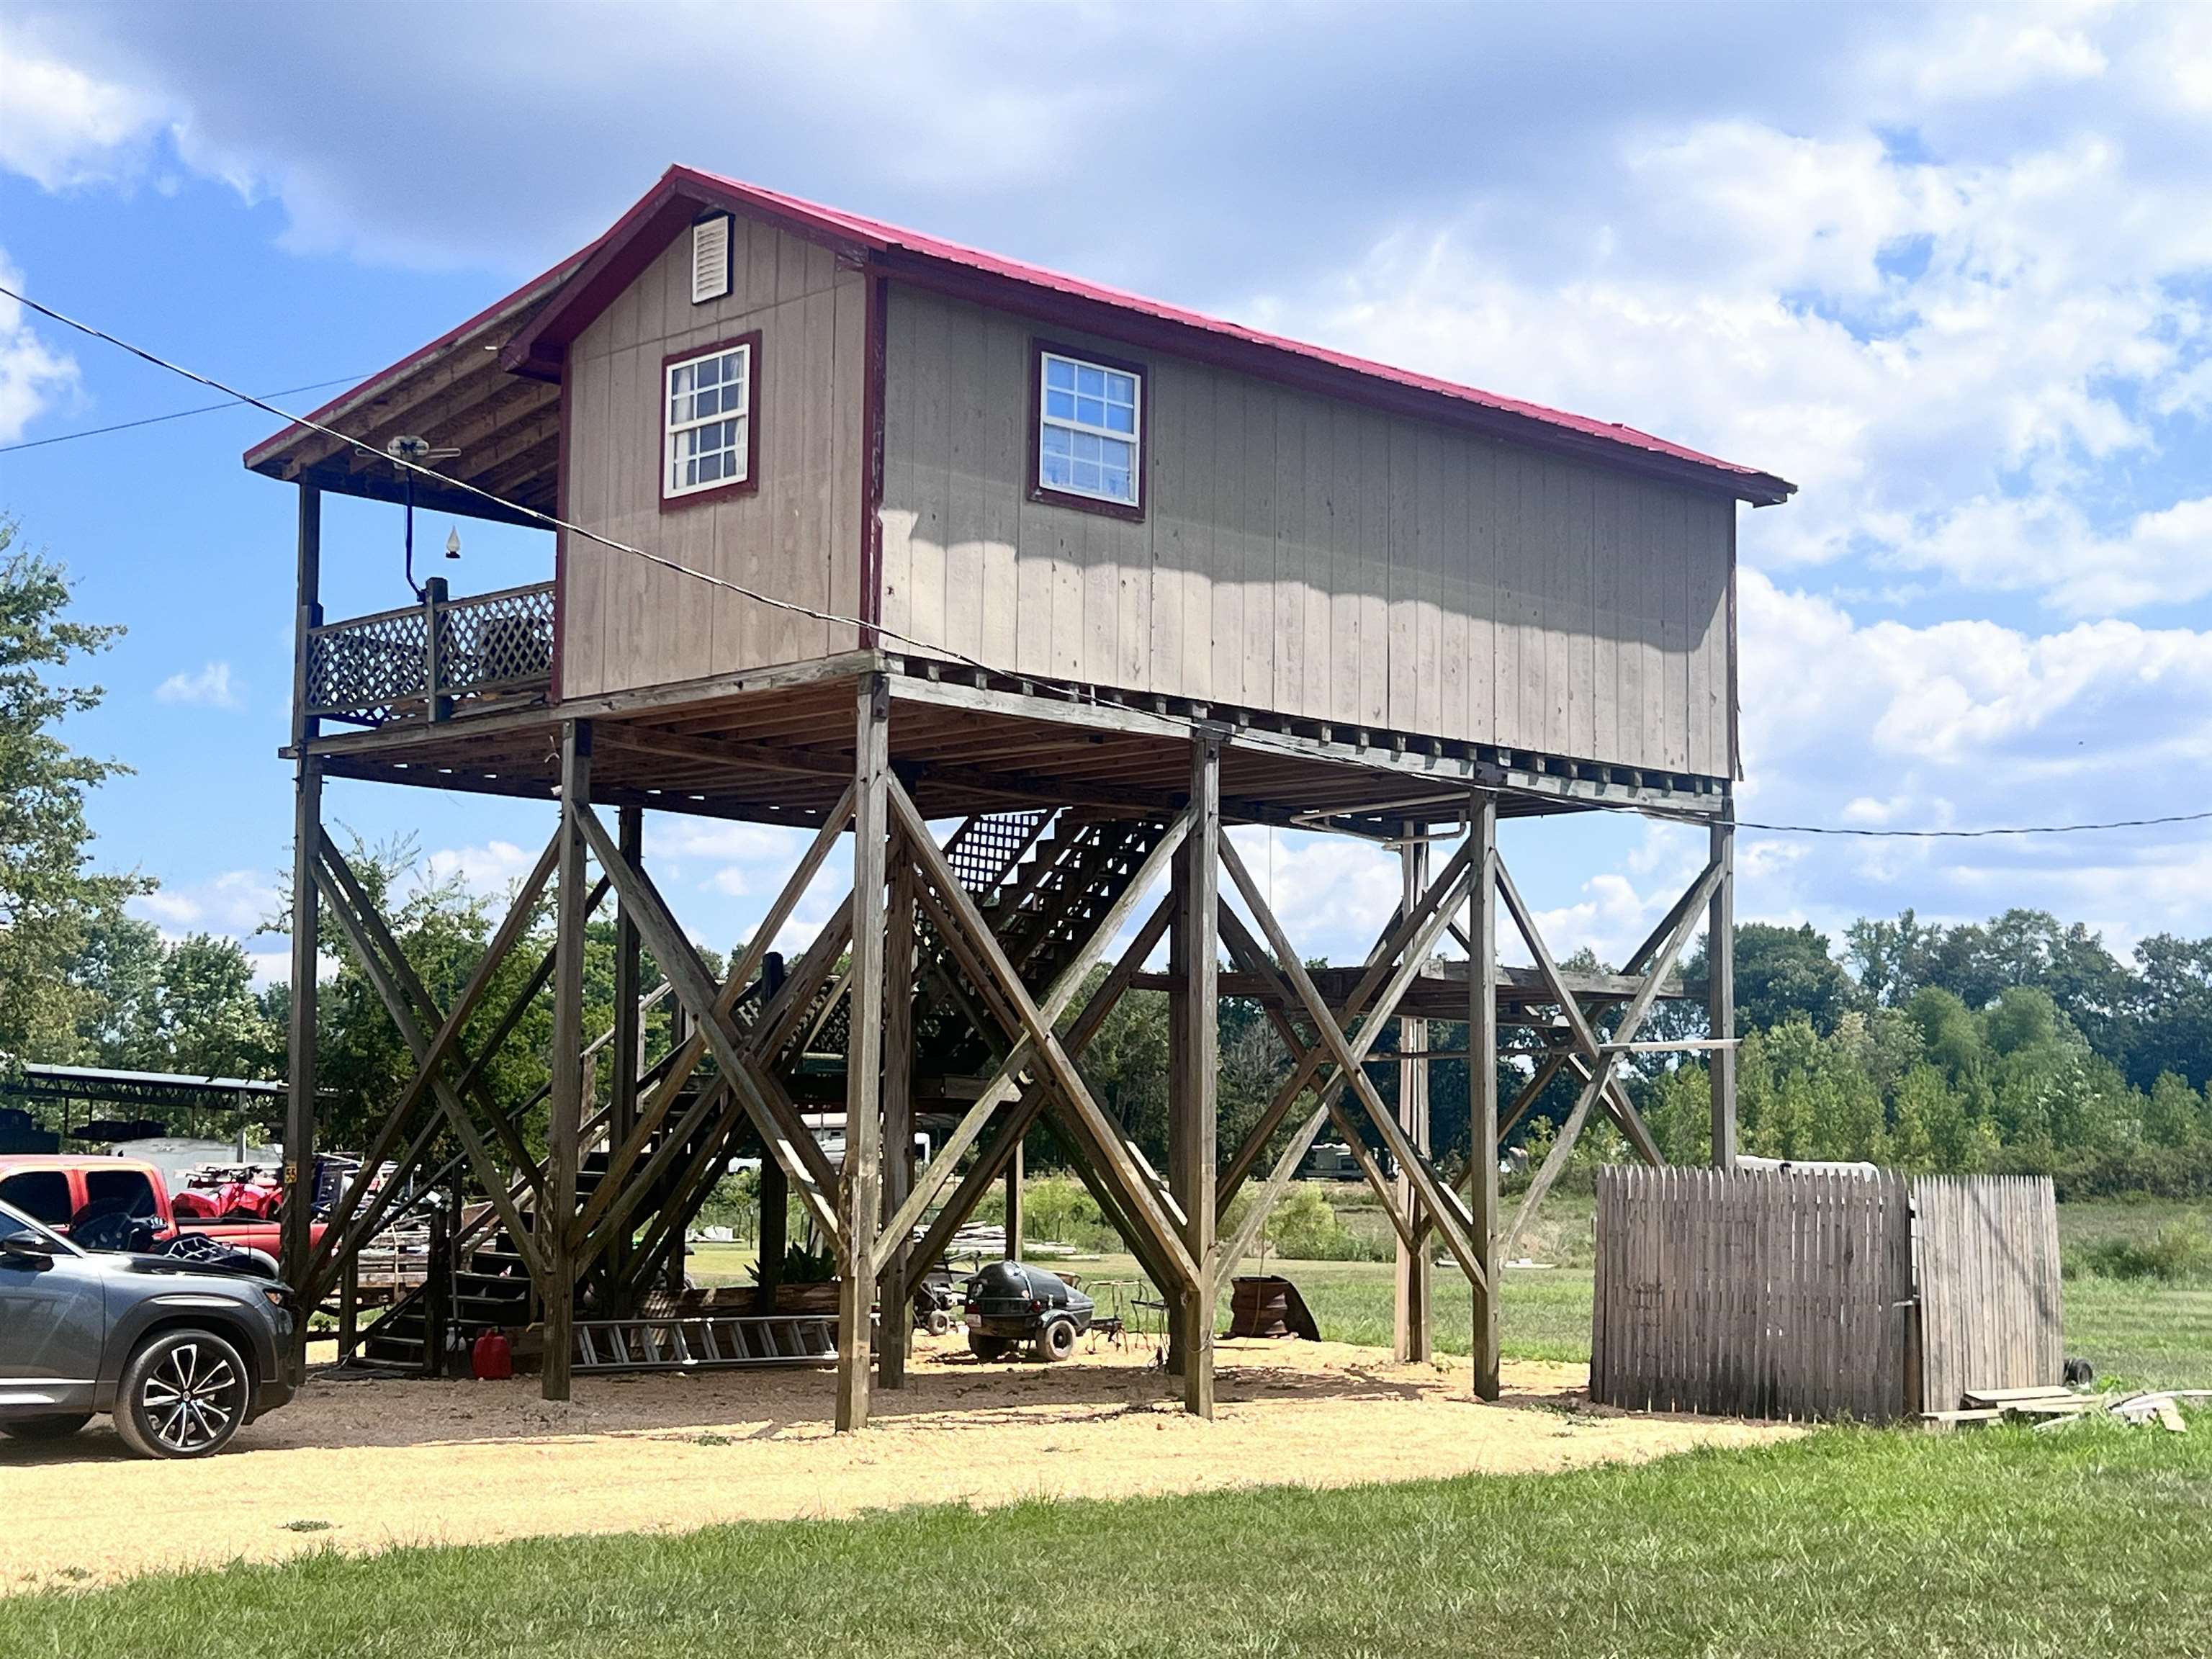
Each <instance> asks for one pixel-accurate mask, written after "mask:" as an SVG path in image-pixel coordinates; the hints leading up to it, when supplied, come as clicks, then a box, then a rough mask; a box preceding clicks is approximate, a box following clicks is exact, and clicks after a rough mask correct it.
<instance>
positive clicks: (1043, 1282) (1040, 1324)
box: [966, 1261, 1097, 1362]
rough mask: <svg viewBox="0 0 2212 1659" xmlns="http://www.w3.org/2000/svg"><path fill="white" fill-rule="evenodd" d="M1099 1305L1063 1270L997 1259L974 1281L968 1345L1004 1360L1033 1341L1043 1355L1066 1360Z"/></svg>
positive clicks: (983, 1356) (979, 1355) (977, 1353)
mask: <svg viewBox="0 0 2212 1659" xmlns="http://www.w3.org/2000/svg"><path fill="white" fill-rule="evenodd" d="M966 1311H967V1319H968V1350H969V1352H970V1353H973V1354H974V1355H975V1358H978V1359H1003V1358H1006V1355H1007V1354H1008V1353H1010V1352H1012V1351H1013V1350H1014V1349H1015V1348H1017V1347H1018V1346H1021V1345H1022V1344H1023V1343H1028V1344H1029V1345H1030V1348H1031V1349H1032V1350H1033V1351H1034V1352H1035V1353H1036V1357H1037V1358H1039V1359H1042V1360H1045V1361H1048V1362H1050V1361H1053V1360H1057V1359H1065V1358H1067V1357H1068V1355H1070V1354H1072V1353H1073V1352H1075V1339H1076V1338H1077V1337H1079V1336H1080V1335H1082V1334H1083V1333H1084V1332H1085V1331H1087V1330H1089V1329H1090V1328H1091V1315H1092V1314H1093V1313H1095V1312H1096V1311H1097V1304H1095V1303H1093V1302H1092V1301H1091V1298H1090V1297H1087V1296H1085V1294H1084V1293H1083V1292H1082V1291H1079V1290H1077V1289H1076V1288H1075V1287H1074V1286H1073V1285H1070V1284H1069V1283H1068V1282H1067V1281H1066V1279H1062V1278H1061V1277H1060V1275H1059V1274H1057V1273H1047V1272H1046V1271H1045V1270H1044V1269H1043V1268H1042V1267H1030V1266H1029V1265H1027V1264H1026V1263H1024V1262H1020V1261H994V1262H991V1263H990V1264H989V1265H987V1267H984V1268H983V1269H982V1271H981V1272H980V1273H976V1274H975V1276H974V1277H973V1278H972V1279H969V1281H968V1300H967V1309H966Z"/></svg>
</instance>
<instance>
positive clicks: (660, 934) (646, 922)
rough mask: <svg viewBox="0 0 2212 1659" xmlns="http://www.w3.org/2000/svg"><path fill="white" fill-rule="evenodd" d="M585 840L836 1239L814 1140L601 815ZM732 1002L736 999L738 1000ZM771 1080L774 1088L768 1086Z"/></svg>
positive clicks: (733, 1084)
mask: <svg viewBox="0 0 2212 1659" xmlns="http://www.w3.org/2000/svg"><path fill="white" fill-rule="evenodd" d="M581 822H582V824H583V829H584V837H585V839H586V842H589V844H590V846H591V848H592V853H593V854H595V855H596V856H597V857H598V859H599V867H600V868H601V869H603V870H605V872H607V873H608V874H609V875H610V876H611V877H612V878H614V884H615V890H616V891H617V893H619V894H620V895H621V896H622V897H623V902H626V903H628V904H629V905H630V906H632V907H633V908H635V910H636V912H637V921H638V931H639V933H641V934H642V935H643V937H644V939H645V948H646V949H647V951H651V952H652V953H653V960H654V961H655V962H657V963H659V964H660V971H661V972H662V973H663V974H664V975H666V977H667V979H668V981H669V982H670V983H671V985H672V986H673V987H675V995H676V999H677V1001H678V1004H679V1005H680V1006H682V1007H683V1009H684V1012H685V1013H687V1014H688V1015H689V1016H690V1018H691V1019H692V1020H693V1021H695V1022H696V1024H697V1026H698V1030H699V1033H700V1035H701V1036H702V1038H703V1040H704V1041H705V1042H706V1045H707V1048H708V1052H710V1053H711V1054H713V1055H714V1061H715V1064H716V1065H717V1066H720V1068H721V1072H722V1079H723V1081H724V1082H725V1084H726V1085H727V1086H728V1087H730V1088H731V1089H732V1090H733V1091H735V1092H736V1094H737V1097H738V1101H739V1103H741V1104H742V1105H743V1106H744V1109H745V1111H746V1114H747V1115H749V1116H750V1118H751V1119H752V1121H753V1127H755V1128H756V1129H757V1130H758V1131H759V1132H760V1136H761V1139H762V1140H763V1142H764V1143H765V1144H766V1145H767V1146H768V1147H769V1152H770V1154H771V1155H772V1156H774V1157H775V1158H778V1159H779V1160H781V1162H782V1164H783V1165H784V1168H785V1169H786V1170H788V1171H789V1172H790V1174H791V1176H792V1177H793V1180H794V1181H795V1182H797V1183H798V1186H799V1197H800V1199H801V1200H803V1201H804V1202H805V1205H806V1206H807V1209H808V1211H809V1212H810V1213H811V1214H812V1215H813V1217H814V1221H815V1225H816V1226H817V1227H819V1228H820V1229H821V1230H822V1233H823V1237H826V1238H829V1239H830V1240H831V1241H832V1242H833V1243H834V1242H835V1240H836V1237H837V1231H838V1228H837V1216H836V1208H835V1206H834V1205H833V1204H832V1202H831V1200H830V1198H829V1194H830V1192H831V1191H832V1190H833V1188H835V1186H836V1175H835V1173H834V1172H833V1171H832V1170H830V1168H829V1160H828V1159H827V1158H824V1157H823V1152H822V1149H821V1147H820V1146H817V1144H816V1142H815V1139H814V1137H813V1136H812V1135H811V1133H808V1132H807V1129H806V1127H805V1124H803V1123H801V1122H800V1121H799V1115H798V1113H797V1112H796V1111H795V1110H793V1109H792V1107H791V1104H790V1101H789V1098H788V1097H786V1096H784V1095H783V1094H782V1091H781V1086H780V1085H775V1082H774V1079H767V1078H766V1073H765V1072H764V1070H763V1067H762V1065H761V1062H760V1061H759V1060H757V1058H755V1056H754V1055H753V1054H751V1053H750V1051H749V1050H748V1049H747V1048H746V1047H745V1046H744V1042H743V1038H742V1036H741V1034H740V1033H739V1032H738V1030H736V1028H735V1025H734V1024H733V1023H732V1020H731V1018H730V1014H729V1010H728V1007H727V1006H724V1004H723V1002H722V1000H721V996H720V987H717V986H716V985H715V984H714V981H713V980H712V979H711V978H710V977H709V976H708V973H707V969H706V966H705V964H704V963H702V962H701V961H700V960H699V953H698V952H697V951H696V950H694V949H693V948H692V945H691V942H690V940H689V939H686V938H684V933H683V930H682V929H681V928H680V927H678V926H677V923H676V919H675V917H674V916H673V915H671V914H670V912H669V909H668V905H667V902H666V901H665V899H663V898H662V897H661V896H660V894H659V890H657V889H656V888H655V887H654V886H653V880H652V878H651V877H649V876H647V874H646V873H645V872H642V871H640V870H636V869H633V868H632V867H631V866H630V865H629V862H628V860H625V859H623V856H622V853H621V850H620V848H617V846H616V845H615V843H614V840H613V837H611V836H609V835H608V834H607V832H606V828H605V825H604V824H602V823H600V822H599V818H598V817H597V815H596V814H594V813H592V811H590V810H589V809H586V811H584V812H583V813H582V814H581ZM732 1001H734V999H732ZM763 1079H766V1081H767V1084H768V1085H769V1086H767V1087H763Z"/></svg>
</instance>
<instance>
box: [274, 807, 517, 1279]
mask: <svg viewBox="0 0 2212 1659" xmlns="http://www.w3.org/2000/svg"><path fill="white" fill-rule="evenodd" d="M322 851H323V856H324V859H325V867H324V868H323V869H321V870H319V871H318V872H316V883H317V884H318V885H319V887H321V889H322V890H323V896H324V898H325V899H326V900H327V901H328V902H329V903H330V907H331V914H332V915H335V916H336V917H337V922H338V927H339V929H340V930H341V931H342V932H343V933H344V934H345V936H346V942H347V943H348V944H349V945H352V946H353V949H354V953H355V955H356V956H357V957H360V959H361V964H362V969H363V971H364V972H366V973H367V974H368V979H369V983H370V984H371V985H373V986H374V987H375V988H376V994H377V996H378V998H379V999H380V1000H381V1001H382V1002H383V1004H384V1008H385V1012H386V1013H387V1014H388V1015H389V1016H390V1017H391V1019H392V1024H394V1025H396V1026H397V1027H398V1029H399V1035H400V1037H401V1039H402V1040H403V1041H404V1042H405V1043H406V1044H407V1048H408V1050H409V1052H410V1053H411V1054H413V1055H414V1056H415V1060H416V1066H417V1067H418V1068H422V1067H423V1063H424V1061H425V1060H427V1059H428V1055H429V1053H430V1039H429V1037H428V1036H427V1035H426V1034H425V1033H424V1031H423V1030H422V1025H421V1024H420V1023H419V1022H418V1021H417V1019H416V1016H415V1010H414V1007H413V1006H412V1005H411V1004H410V1000H409V999H408V996H407V994H406V993H405V991H404V990H403V989H402V988H401V986H400V984H399V982H398V979H397V978H396V977H395V976H394V975H393V973H392V967H391V964H390V963H387V962H386V961H385V959H384V958H383V956H382V954H381V953H380V951H379V950H378V948H377V945H376V944H375V942H374V939H373V937H372V934H373V929H372V928H371V927H369V925H368V921H367V919H365V918H363V917H362V916H360V915H356V914H355V912H354V908H353V905H352V902H351V901H350V898H349V894H348V892H347V890H346V884H344V883H343V882H342V881H341V880H340V879H339V878H338V877H337V873H336V872H335V871H333V870H332V869H331V867H330V866H329V863H328V860H332V859H338V858H340V854H338V852H337V848H333V847H331V846H330V845H329V844H328V843H325V845H324V848H323V849H322ZM341 862H343V860H341ZM425 1069H427V1068H425ZM428 1074H429V1078H430V1089H431V1092H432V1095H433V1097H434V1098H435V1100H436V1101H437V1103H438V1108H439V1109H440V1110H441V1111H442V1112H443V1113H444V1114H445V1115H446V1121H447V1123H448V1124H449V1125H450V1126H451V1127H452V1128H453V1135H454V1138H455V1139H458V1140H459V1142H460V1143H461V1150H462V1151H463V1152H465V1153H466V1154H467V1156H468V1160H469V1169H470V1171H471V1173H472V1174H473V1175H474V1176H476V1179H477V1185H478V1186H479V1187H481V1188H483V1191H484V1194H485V1195H486V1196H487V1197H488V1198H489V1199H490V1200H491V1203H492V1206H493V1208H495V1209H496V1210H497V1211H498V1212H499V1218H500V1221H501V1224H502V1225H504V1226H505V1227H506V1228H507V1233H508V1235H509V1236H510V1237H512V1238H513V1241H514V1248H515V1250H516V1252H517V1253H518V1254H519V1255H521V1257H522V1259H523V1261H524V1262H525V1263H526V1264H527V1265H528V1267H529V1268H530V1272H531V1274H532V1278H534V1279H543V1278H544V1272H545V1246H544V1240H543V1239H541V1238H539V1237H537V1236H536V1235H535V1234H534V1233H533V1232H532V1231H531V1229H530V1227H529V1225H528V1224H527V1223H526V1222H525V1221H524V1220H523V1218H522V1212H521V1211H520V1209H519V1208H518V1207H517V1206H516V1205H515V1202H514V1200H513V1197H512V1196H510V1195H509V1194H508V1192H507V1174H506V1172H505V1171H504V1170H501V1168H500V1167H499V1165H498V1164H497V1162H496V1161H495V1160H494V1158H492V1155H491V1150H490V1148H489V1147H488V1146H485V1145H484V1142H483V1136H481V1135H479V1134H478V1133H477V1127H476V1124H475V1123H474V1122H473V1121H471V1118H470V1116H469V1110H468V1108H467V1107H466V1106H465V1105H464V1104H463V1103H462V1102H461V1097H460V1096H459V1095H458V1094H456V1093H455V1092H454V1091H453V1085H451V1084H449V1083H447V1081H446V1079H444V1077H443V1076H441V1075H440V1074H439V1073H437V1072H436V1071H435V1070H430V1071H429V1073H428Z"/></svg>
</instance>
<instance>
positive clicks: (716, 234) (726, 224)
mask: <svg viewBox="0 0 2212 1659" xmlns="http://www.w3.org/2000/svg"><path fill="white" fill-rule="evenodd" d="M729 291H730V216H729V215H728V214H726V213H721V214H717V215H715V216H714V217H713V218H711V219H702V220H700V221H699V222H697V223H696V224H694V225H693V226H692V227H691V303H692V304H693V305H695V306H696V305H702V304H704V303H705V302H706V301H708V300H719V299H720V298H721V297H722V296H723V295H726V294H727V293H728V292H729Z"/></svg>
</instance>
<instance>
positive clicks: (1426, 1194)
mask: <svg viewBox="0 0 2212 1659" xmlns="http://www.w3.org/2000/svg"><path fill="white" fill-rule="evenodd" d="M1471 844H1472V838H1470V845H1471ZM1464 850H1465V849H1464V848H1463V849H1462V851H1464ZM1455 862H1456V860H1455ZM1470 862H1471V860H1470ZM1221 863H1222V866H1223V867H1224V868H1225V869H1226V870H1227V871H1228V872H1229V878H1230V879H1231V881H1233V882H1235V883H1236V884H1237V891H1238V892H1239V893H1241V894H1242V895H1243V898H1244V907H1245V908H1247V909H1248V910H1249V911H1250V912H1251V913H1252V917H1253V920H1254V921H1257V922H1258V923H1259V924H1260V930H1261V933H1264V934H1266V935H1267V944H1268V947H1269V948H1270V949H1271V950H1273V951H1274V953H1275V957H1276V960H1277V962H1278V963H1279V968H1280V971H1281V972H1282V974H1283V976H1284V977H1285V979H1287V980H1288V981H1289V982H1290V985H1291V989H1292V990H1293V991H1295V992H1296V993H1297V998H1298V1000H1299V1001H1300V1002H1301V1003H1303V1004H1304V1006H1305V1012H1306V1017H1307V1018H1308V1019H1309V1020H1310V1021H1311V1022H1312V1024H1313V1026H1314V1030H1316V1033H1318V1034H1319V1036H1320V1039H1321V1043H1322V1046H1324V1047H1326V1048H1328V1052H1329V1054H1330V1056H1331V1057H1333V1058H1334V1060H1335V1061H1336V1063H1337V1066H1338V1067H1339V1068H1340V1070H1341V1071H1342V1073H1343V1074H1344V1076H1345V1078H1346V1081H1347V1082H1348V1083H1349V1085H1350V1086H1351V1088H1352V1092H1353V1093H1354V1095H1356V1096H1357V1097H1358V1101H1359V1103H1360V1105H1361V1106H1362V1107H1363V1108H1364V1109H1365V1110H1366V1113H1367V1116H1368V1118H1369V1120H1370V1121H1372V1122H1373V1124H1374V1125H1375V1127H1376V1133H1379V1134H1380V1135H1381V1136H1382V1137H1383V1145H1384V1146H1387V1147H1389V1150H1390V1156H1391V1157H1392V1158H1395V1159H1396V1160H1397V1163H1398V1167H1399V1168H1400V1169H1401V1170H1404V1171H1405V1173H1406V1177H1407V1181H1408V1182H1410V1183H1411V1184H1412V1186H1413V1191H1414V1193H1415V1194H1416V1195H1418V1196H1419V1199H1420V1200H1421V1202H1422V1203H1423V1204H1424V1205H1425V1206H1427V1207H1428V1209H1429V1211H1430V1212H1431V1213H1432V1214H1433V1215H1434V1216H1435V1217H1436V1221H1437V1231H1439V1232H1441V1233H1443V1236H1444V1243H1445V1244H1446V1245H1447V1246H1449V1249H1450V1250H1451V1253H1452V1255H1454V1256H1455V1258H1457V1260H1458V1261H1459V1265H1460V1268H1461V1271H1462V1272H1463V1273H1466V1274H1467V1276H1468V1280H1469V1281H1470V1282H1471V1283H1473V1284H1476V1285H1486V1284H1487V1283H1488V1279H1487V1278H1486V1275H1485V1274H1484V1273H1483V1268H1482V1258H1481V1255H1480V1253H1478V1251H1477V1250H1476V1249H1475V1245H1474V1238H1473V1237H1472V1236H1471V1235H1470V1234H1469V1232H1468V1225H1469V1218H1468V1212H1467V1208H1466V1206H1465V1205H1463V1204H1462V1203H1461V1201H1460V1197H1459V1194H1457V1193H1455V1192H1454V1191H1453V1190H1452V1189H1451V1188H1450V1187H1449V1186H1448V1185H1446V1184H1445V1183H1444V1182H1442V1181H1440V1180H1438V1179H1437V1174H1436V1171H1435V1170H1434V1169H1432V1168H1431V1166H1430V1164H1429V1161H1428V1159H1426V1158H1424V1157H1422V1156H1421V1154H1420V1152H1419V1149H1418V1148H1416V1147H1415V1146H1414V1145H1413V1141H1412V1139H1410V1138H1409V1137H1408V1136H1407V1133H1406V1132H1405V1130H1404V1128H1403V1127H1401V1125H1400V1124H1399V1122H1398V1119H1397V1115H1395V1113H1393V1112H1392V1111H1391V1110H1390V1109H1389V1108H1388V1107H1387V1106H1385V1105H1384V1104H1383V1097H1382V1096H1381V1095H1380V1094H1379V1093H1377V1092H1376V1087H1375V1084H1374V1080H1373V1079H1370V1077H1369V1076H1368V1075H1367V1073H1366V1072H1365V1071H1364V1069H1362V1067H1361V1066H1360V1064H1359V1061H1358V1059H1357V1058H1356V1057H1355V1056H1354V1055H1353V1054H1352V1045H1351V1044H1350V1043H1349V1042H1347V1041H1346V1038H1345V1035H1344V1028H1343V1027H1342V1026H1340V1025H1339V1024H1337V1023H1336V1019H1335V1017H1334V1015H1332V1014H1331V1013H1330V1012H1329V1009H1328V1004H1327V1003H1326V1002H1324V1001H1322V995H1321V993H1320V991H1319V990H1318V989H1316V987H1315V985H1314V982H1313V976H1312V975H1310V974H1309V973H1307V972H1306V967H1305V963H1304V962H1302V961H1300V960H1299V959H1298V956H1297V952H1296V951H1294V950H1293V949H1292V948H1291V941H1290V939H1289V937H1288V936H1287V935H1286V934H1285V933H1284V932H1283V927H1282V924H1281V923H1280V922H1279V921H1276V919H1275V913H1274V912H1273V910H1272V909H1270V908H1268V906H1267V897H1266V896H1265V895H1264V894H1263V893H1261V890H1260V884H1259V883H1257V882H1255V880H1253V879H1252V872H1250V871H1249V870H1248V869H1246V868H1245V867H1244V860H1243V858H1242V857H1240V856H1239V855H1238V854H1237V848H1236V846H1235V844H1234V843H1233V842H1230V841H1228V840H1227V839H1226V838H1225V839H1224V840H1223V841H1222V842H1221ZM1440 914H1445V915H1448V914H1449V908H1448V907H1443V908H1440ZM1438 931H1441V927H1439V929H1438ZM1432 937H1433V936H1432ZM1402 965H1403V964H1401V967H1402ZM1416 967H1417V968H1418V963H1416ZM1377 1023H1378V1024H1379V1023H1380V1022H1377Z"/></svg>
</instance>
